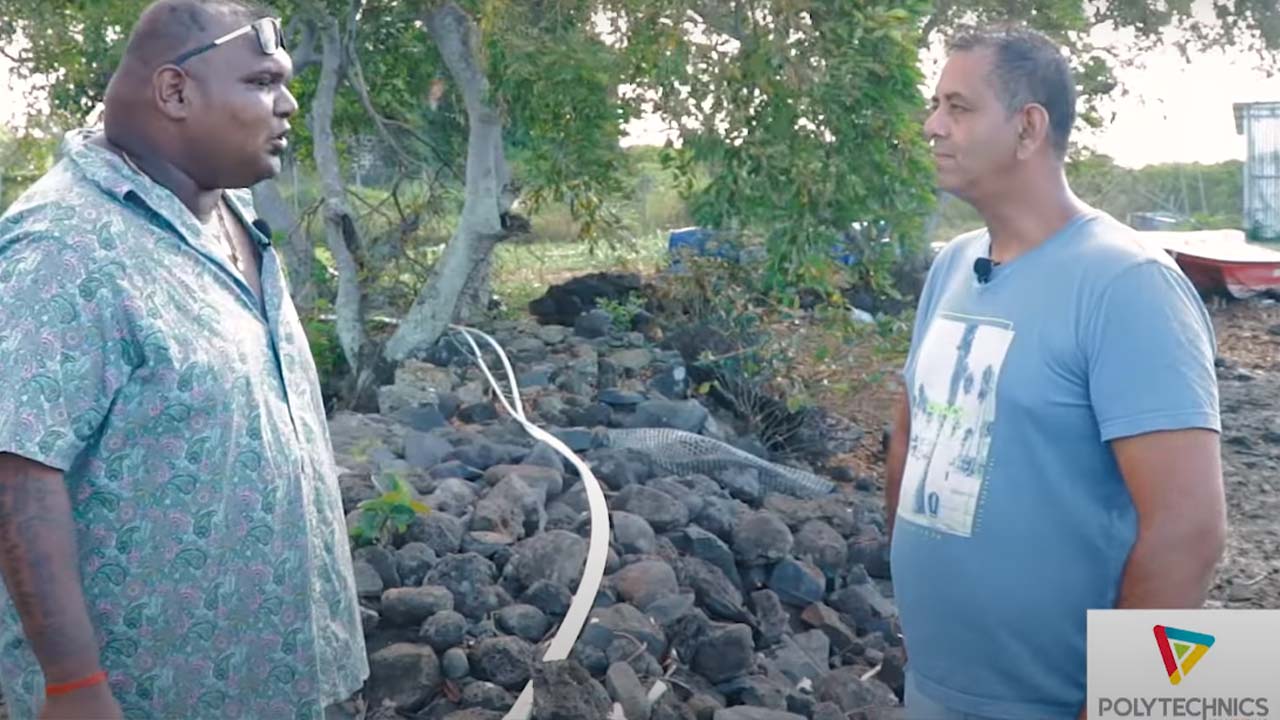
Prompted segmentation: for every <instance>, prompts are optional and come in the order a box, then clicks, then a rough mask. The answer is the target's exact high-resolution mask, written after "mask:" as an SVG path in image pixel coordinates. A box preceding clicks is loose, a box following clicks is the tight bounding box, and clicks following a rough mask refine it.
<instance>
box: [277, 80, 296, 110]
mask: <svg viewBox="0 0 1280 720" xmlns="http://www.w3.org/2000/svg"><path fill="white" fill-rule="evenodd" d="M296 112H298V100H297V98H295V97H294V96H293V93H291V92H289V88H287V87H284V88H281V93H280V95H279V96H278V97H277V98H276V115H279V116H280V117H292V116H293V114H294V113H296Z"/></svg>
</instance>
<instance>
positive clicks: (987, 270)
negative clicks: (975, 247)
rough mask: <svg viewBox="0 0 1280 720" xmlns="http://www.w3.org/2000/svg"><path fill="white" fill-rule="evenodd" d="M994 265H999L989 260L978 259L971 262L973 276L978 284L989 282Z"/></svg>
mask: <svg viewBox="0 0 1280 720" xmlns="http://www.w3.org/2000/svg"><path fill="white" fill-rule="evenodd" d="M996 265H1000V263H996V261H995V260H992V259H991V258H978V259H977V260H974V261H973V274H974V275H977V278H978V284H987V283H988V282H991V272H992V270H993V269H995V268H996Z"/></svg>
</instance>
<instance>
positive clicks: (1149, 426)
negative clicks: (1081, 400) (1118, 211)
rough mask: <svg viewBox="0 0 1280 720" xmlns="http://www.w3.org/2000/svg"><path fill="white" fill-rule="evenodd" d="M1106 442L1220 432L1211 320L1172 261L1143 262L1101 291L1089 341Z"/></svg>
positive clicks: (1093, 392) (1094, 397)
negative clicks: (1194, 430)
mask: <svg viewBox="0 0 1280 720" xmlns="http://www.w3.org/2000/svg"><path fill="white" fill-rule="evenodd" d="M1086 348H1087V355H1088V371H1089V372H1088V377H1089V394H1090V399H1091V401H1092V403H1093V408H1094V413H1095V415H1096V417H1097V421H1098V428H1099V431H1100V433H1101V438H1102V441H1103V442H1107V441H1110V440H1114V439H1116V438H1121V437H1128V436H1133V435H1140V434H1143V433H1148V432H1156V431H1162V430H1182V429H1190V428H1204V429H1209V430H1213V431H1215V432H1221V430H1222V427H1221V420H1220V416H1219V408H1218V380H1217V371H1216V369H1215V367H1214V357H1215V354H1216V339H1215V337H1214V331H1213V323H1212V322H1211V321H1210V319H1209V314H1208V312H1207V311H1206V310H1205V307H1204V303H1203V302H1201V300H1200V297H1199V295H1197V294H1196V291H1195V288H1194V287H1193V286H1192V285H1191V283H1190V281H1188V280H1187V278H1186V276H1185V275H1183V274H1182V272H1181V271H1179V270H1178V269H1177V268H1176V267H1171V266H1168V265H1165V264H1164V263H1161V262H1158V261H1152V262H1144V263H1141V264H1139V265H1135V266H1133V267H1131V268H1128V269H1126V270H1124V271H1122V272H1121V273H1120V274H1119V276H1118V277H1116V278H1115V279H1114V280H1113V281H1112V282H1111V283H1110V285H1109V287H1108V289H1107V290H1106V291H1105V292H1104V294H1103V301H1102V302H1101V303H1100V305H1099V306H1098V307H1097V310H1096V312H1095V313H1094V314H1093V317H1092V323H1091V327H1090V328H1089V333H1088V340H1087V342H1086Z"/></svg>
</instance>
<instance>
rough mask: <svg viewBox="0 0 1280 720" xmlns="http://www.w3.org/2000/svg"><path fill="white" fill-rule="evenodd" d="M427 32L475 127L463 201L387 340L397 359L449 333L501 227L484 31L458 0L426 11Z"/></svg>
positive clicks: (496, 137)
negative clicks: (482, 64)
mask: <svg viewBox="0 0 1280 720" xmlns="http://www.w3.org/2000/svg"><path fill="white" fill-rule="evenodd" d="M426 25H427V28H428V31H429V32H430V33H431V37H432V39H433V40H434V41H435V43H436V47H437V48H439V50H440V56H441V57H442V58H443V59H444V63H445V66H446V67H448V69H449V73H450V74H451V75H452V76H453V79H454V82H456V83H457V84H458V87H459V89H460V90H461V92H462V95H463V98H464V100H465V103H466V109H467V119H468V122H469V125H470V129H469V133H468V138H467V180H466V200H465V201H464V203H463V206H462V217H461V218H460V219H459V221H458V227H457V228H456V229H455V231H454V235H453V237H452V238H451V239H450V240H449V244H448V245H446V246H445V249H444V252H443V253H441V255H440V258H439V259H438V260H437V261H436V263H435V265H434V266H433V267H432V269H431V277H430V278H429V279H428V280H427V284H426V285H425V286H424V287H423V288H422V291H421V292H420V293H419V294H418V297H417V298H416V299H415V300H414V302H413V307H411V308H409V312H408V314H407V315H406V316H405V319H404V322H402V323H401V324H400V327H398V328H397V329H396V332H395V334H394V335H393V336H392V337H391V339H390V340H388V341H387V344H386V346H385V348H384V351H383V352H384V357H385V358H386V359H387V360H389V361H391V362H399V361H401V360H404V359H405V358H407V357H409V355H410V354H411V353H413V352H414V351H415V350H417V349H418V348H421V347H427V346H429V345H430V344H431V343H434V342H435V341H436V340H438V339H439V338H440V336H441V335H443V334H444V332H445V330H446V329H447V328H448V326H449V324H450V323H451V322H453V319H454V317H455V316H456V315H457V314H458V310H459V305H460V303H459V300H460V299H461V298H462V296H463V291H464V289H465V288H466V286H467V285H468V284H471V283H472V282H474V281H473V280H472V277H473V275H474V274H475V273H477V272H478V271H481V270H482V269H484V268H487V264H488V260H489V258H490V256H491V255H492V252H493V246H494V245H495V244H496V243H497V240H498V237H499V236H500V235H501V233H502V223H501V220H500V219H499V216H498V202H499V200H498V197H499V192H500V188H499V187H498V182H499V180H498V175H499V169H498V168H497V167H496V164H497V159H498V152H497V149H496V148H497V147H498V146H500V144H501V143H502V121H501V118H500V117H499V115H498V113H497V111H496V110H495V109H494V108H493V106H492V104H491V103H490V98H489V81H488V78H486V77H485V75H484V72H483V70H482V69H481V67H480V61H479V53H478V48H479V37H478V35H479V31H478V30H477V28H476V26H475V23H473V22H472V20H471V18H470V17H468V16H467V14H466V12H464V11H463V10H462V8H460V7H458V5H457V4H455V3H454V2H447V3H445V4H443V5H441V6H440V7H438V8H436V9H435V10H434V11H432V12H431V13H429V14H428V16H427V18H426Z"/></svg>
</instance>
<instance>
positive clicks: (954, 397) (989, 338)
mask: <svg viewBox="0 0 1280 720" xmlns="http://www.w3.org/2000/svg"><path fill="white" fill-rule="evenodd" d="M1013 335H1014V332H1013V326H1012V325H1011V324H1010V323H1008V322H1005V321H1003V320H995V319H991V318H979V317H970V316H965V315H957V314H952V313H940V314H938V315H937V316H936V317H935V318H934V319H933V322H931V323H930V324H929V329H928V330H927V331H926V333H925V338H924V340H923V342H922V343H921V344H920V348H919V352H918V353H917V358H918V361H917V363H916V367H915V372H914V374H913V376H912V379H913V383H912V384H913V387H912V388H911V440H910V443H909V447H908V450H907V462H906V467H905V468H904V471H903V474H902V494H901V495H900V496H899V502H898V515H899V516H900V517H903V518H906V519H907V520H909V521H911V522H914V523H918V524H920V525H924V526H926V527H928V528H931V529H934V530H937V531H939V532H945V533H950V534H953V535H960V536H962V537H969V536H971V535H972V533H973V521H974V515H975V514H976V513H977V510H978V501H979V499H980V494H981V491H982V485H983V483H984V482H985V480H986V475H987V470H988V465H989V464H988V459H989V452H990V448H991V428H992V427H993V425H994V424H995V415H996V389H997V382H998V380H999V377H1000V368H1001V366H1002V365H1003V364H1004V359H1005V356H1006V354H1007V353H1008V351H1009V345H1010V344H1011V343H1012V342H1013Z"/></svg>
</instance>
